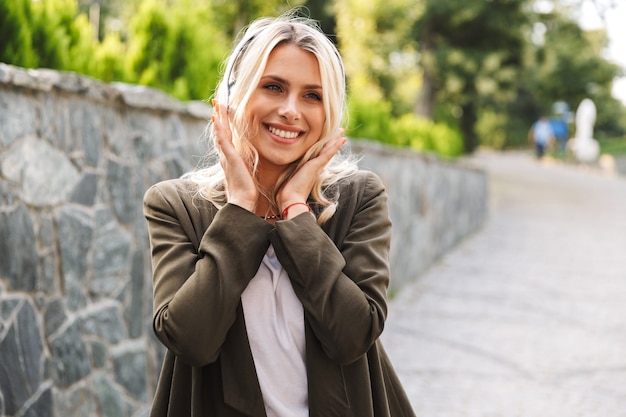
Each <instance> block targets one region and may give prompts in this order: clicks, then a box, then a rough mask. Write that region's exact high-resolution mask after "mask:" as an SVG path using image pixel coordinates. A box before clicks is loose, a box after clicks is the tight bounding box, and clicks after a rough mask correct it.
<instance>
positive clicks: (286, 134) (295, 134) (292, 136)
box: [267, 126, 299, 139]
mask: <svg viewBox="0 0 626 417" xmlns="http://www.w3.org/2000/svg"><path fill="white" fill-rule="evenodd" d="M267 128H268V129H269V131H270V132H272V133H273V134H275V135H276V136H280V137H281V138H285V139H295V138H297V137H298V135H299V133H298V132H287V131H286V130H281V129H276V128H274V127H272V126H268V127H267Z"/></svg>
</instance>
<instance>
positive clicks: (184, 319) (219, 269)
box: [144, 183, 271, 366]
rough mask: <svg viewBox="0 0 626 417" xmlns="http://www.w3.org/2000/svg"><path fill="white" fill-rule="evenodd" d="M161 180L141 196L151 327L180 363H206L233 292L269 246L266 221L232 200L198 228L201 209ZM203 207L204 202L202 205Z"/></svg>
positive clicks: (229, 317) (215, 351)
mask: <svg viewBox="0 0 626 417" xmlns="http://www.w3.org/2000/svg"><path fill="white" fill-rule="evenodd" d="M174 188H175V187H172V186H171V185H170V186H168V184H163V183H161V185H160V186H159V185H156V186H153V187H151V188H150V189H149V190H148V191H147V192H146V194H145V196H144V215H145V217H146V220H147V222H148V231H149V236H150V246H151V250H152V268H153V283H154V288H153V291H154V316H153V327H154V331H155V334H156V335H157V337H158V338H159V340H160V341H161V342H162V343H163V344H164V345H165V346H166V347H167V348H168V349H170V350H171V351H172V352H173V353H174V354H176V355H177V356H179V357H180V358H181V359H182V360H183V361H184V362H186V363H188V364H189V365H192V366H202V365H206V364H208V363H211V362H214V361H215V360H216V359H217V357H218V355H219V353H220V349H221V346H222V344H223V342H224V339H225V337H226V334H227V333H228V330H229V329H230V327H231V325H232V324H233V322H234V320H235V316H236V310H237V307H238V306H239V303H240V296H241V293H242V292H243V290H244V289H245V288H246V286H247V285H248V282H249V281H250V280H251V279H252V277H254V275H255V274H256V272H257V270H258V267H259V265H260V263H261V260H262V258H263V255H264V254H265V252H266V251H267V247H268V246H269V239H268V231H269V229H270V228H271V225H269V224H268V223H267V222H265V221H263V220H262V219H260V218H258V217H257V216H255V215H254V214H252V213H250V212H248V211H246V210H244V209H242V208H240V207H237V206H234V205H230V204H227V205H226V206H224V207H223V208H222V209H220V210H219V211H217V213H216V214H215V217H214V218H213V221H212V222H211V223H210V225H209V226H208V227H207V228H206V230H205V231H204V230H197V229H198V227H199V224H201V223H202V222H199V221H198V220H197V218H199V217H200V216H201V215H200V214H199V210H200V209H198V208H197V207H196V206H195V205H194V204H193V203H192V202H191V201H186V200H185V199H184V198H182V197H181V195H180V193H179V192H176V191H173V189H174ZM205 208H206V207H205Z"/></svg>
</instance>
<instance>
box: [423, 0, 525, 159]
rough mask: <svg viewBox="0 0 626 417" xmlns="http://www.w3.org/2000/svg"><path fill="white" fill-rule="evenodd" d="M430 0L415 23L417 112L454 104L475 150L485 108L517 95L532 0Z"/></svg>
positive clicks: (503, 104) (469, 147)
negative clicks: (418, 86)
mask: <svg viewBox="0 0 626 417" xmlns="http://www.w3.org/2000/svg"><path fill="white" fill-rule="evenodd" d="M424 5H425V9H424V13H423V14H422V15H421V16H420V17H419V18H418V19H417V20H416V21H415V25H414V27H413V36H414V38H415V39H416V40H417V42H418V45H419V50H420V54H421V61H420V63H421V66H422V69H423V85H422V90H421V94H420V96H419V97H418V100H417V103H416V106H415V112H416V114H418V115H421V116H425V117H429V118H435V117H436V110H437V105H438V104H439V106H440V107H441V106H442V105H443V106H445V107H447V108H448V109H451V110H453V111H454V112H455V113H454V114H456V116H457V117H458V120H459V126H460V128H461V131H462V132H463V135H464V142H465V151H466V152H472V151H473V150H474V149H475V148H476V147H477V146H478V143H479V139H478V135H477V132H476V125H477V123H478V120H479V116H480V115H481V113H482V112H483V111H485V110H486V109H489V108H494V107H495V108H500V109H503V108H504V107H506V105H507V103H510V102H511V101H512V100H514V98H515V97H514V95H512V94H511V92H513V91H514V90H515V84H516V80H517V76H516V73H517V70H518V68H520V66H521V62H522V55H523V47H524V43H525V41H524V37H523V33H524V32H523V30H524V28H525V26H526V25H527V15H526V13H525V8H524V7H525V5H526V0H493V1H489V2H466V1H464V0H449V1H445V2H442V1H439V0H424ZM444 103H445V104H444ZM498 111H499V110H497V111H496V112H498Z"/></svg>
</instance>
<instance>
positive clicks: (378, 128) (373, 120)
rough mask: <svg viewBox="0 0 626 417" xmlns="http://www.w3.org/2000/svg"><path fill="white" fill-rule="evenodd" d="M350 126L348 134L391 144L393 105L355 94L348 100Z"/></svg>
mask: <svg viewBox="0 0 626 417" xmlns="http://www.w3.org/2000/svg"><path fill="white" fill-rule="evenodd" d="M348 109H349V113H350V124H349V126H348V129H347V132H346V133H347V134H348V135H349V136H352V137H356V138H367V139H372V140H377V141H380V142H388V143H389V142H391V141H392V140H393V139H391V138H390V137H389V136H390V120H391V103H389V102H387V101H385V100H374V99H371V98H368V97H366V96H364V97H361V96H359V95H358V94H356V93H355V94H353V95H351V96H350V97H349V99H348Z"/></svg>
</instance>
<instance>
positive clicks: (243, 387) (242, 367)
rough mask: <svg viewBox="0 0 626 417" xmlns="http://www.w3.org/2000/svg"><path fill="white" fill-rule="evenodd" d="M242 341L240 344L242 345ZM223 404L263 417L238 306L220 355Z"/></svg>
mask: <svg viewBox="0 0 626 417" xmlns="http://www.w3.org/2000/svg"><path fill="white" fill-rule="evenodd" d="M242 341H243V343H242ZM220 364H221V367H222V384H223V389H224V402H225V403H226V404H227V405H229V406H230V407H232V408H234V409H235V410H237V411H239V412H240V413H242V414H244V415H247V416H251V417H265V405H264V404H263V396H262V395H261V388H260V387H259V383H258V378H257V375H256V371H255V367H254V360H253V359H252V352H251V351H250V345H249V343H248V335H247V333H246V326H245V322H244V316H243V308H242V306H241V303H239V307H238V308H237V318H236V319H235V322H234V323H233V326H232V327H231V329H230V331H229V332H228V336H227V337H226V340H225V342H224V345H223V346H222V352H221V353H220Z"/></svg>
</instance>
